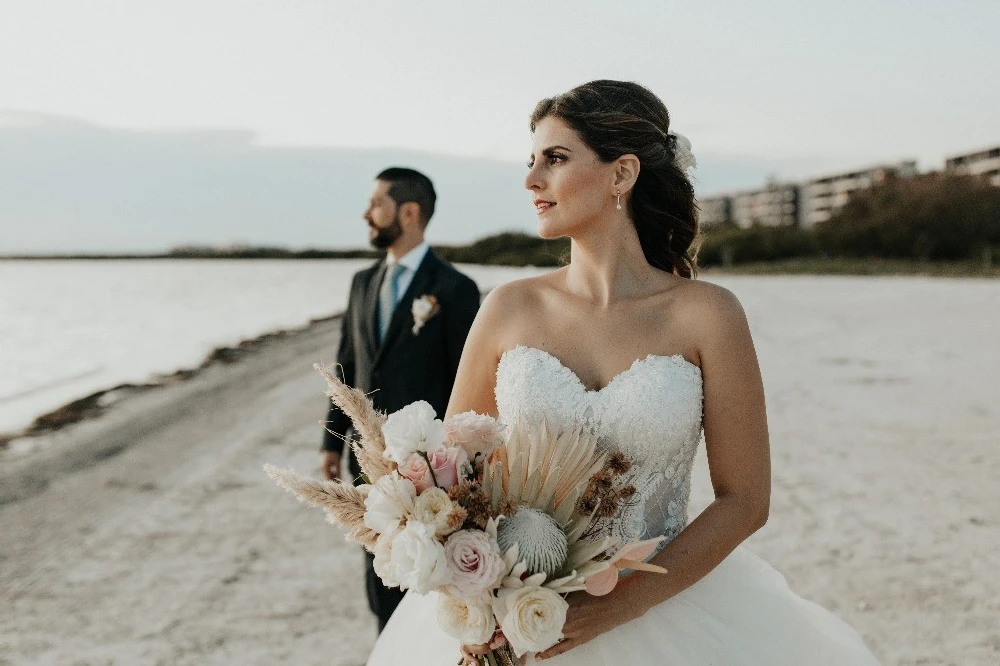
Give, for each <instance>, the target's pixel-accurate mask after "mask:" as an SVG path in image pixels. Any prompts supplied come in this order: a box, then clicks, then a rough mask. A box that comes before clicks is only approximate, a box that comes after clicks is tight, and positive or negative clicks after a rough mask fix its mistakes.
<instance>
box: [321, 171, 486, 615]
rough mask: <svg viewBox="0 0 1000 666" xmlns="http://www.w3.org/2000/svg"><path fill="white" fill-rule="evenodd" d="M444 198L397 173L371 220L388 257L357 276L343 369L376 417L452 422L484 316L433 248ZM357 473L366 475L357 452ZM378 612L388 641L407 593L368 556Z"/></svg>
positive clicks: (382, 180)
mask: <svg viewBox="0 0 1000 666" xmlns="http://www.w3.org/2000/svg"><path fill="white" fill-rule="evenodd" d="M436 199H437V195H436V194H435V193H434V186H433V185H432V184H431V181H430V179H429V178H428V177H427V176H425V175H423V174H422V173H420V172H418V171H414V170H413V169H405V168H400V167H393V168H390V169H386V170H385V171H383V172H382V173H380V174H379V175H378V176H377V177H376V179H375V189H374V191H373V192H372V195H371V199H370V200H369V202H368V208H367V210H366V211H365V215H364V219H365V220H366V221H367V222H368V227H369V229H370V231H369V241H370V242H371V244H372V245H373V246H375V247H376V248H378V249H384V250H385V251H386V256H385V258H384V259H382V260H380V261H379V262H378V263H376V264H375V265H374V266H372V267H371V268H368V269H365V270H363V271H361V272H359V273H357V274H355V275H354V280H353V281H352V283H351V293H350V297H349V299H348V302H347V310H346V311H345V312H344V317H343V323H342V329H341V335H340V347H339V349H338V351H337V363H339V364H340V366H341V367H342V368H343V373H344V381H345V382H346V383H347V384H348V385H350V386H354V387H355V388H359V389H361V390H362V391H364V392H365V393H368V394H369V395H370V397H371V399H372V401H373V402H374V403H375V407H376V409H379V410H382V411H384V412H394V411H396V410H398V409H400V408H402V407H404V406H406V405H408V404H409V403H411V402H415V401H417V400H426V401H427V402H429V403H430V404H431V406H432V407H434V411H436V412H437V414H438V417H440V418H444V411H445V409H446V408H447V406H448V398H449V396H450V395H451V389H452V385H453V384H454V383H455V373H456V372H457V371H458V361H459V358H460V357H461V355H462V347H463V345H464V344H465V338H466V336H467V335H468V333H469V328H470V327H471V326H472V320H473V319H474V318H475V316H476V311H477V310H478V309H479V300H480V296H479V289H478V287H477V286H476V283H475V282H473V281H472V280H471V279H470V278H468V277H467V276H465V275H463V274H462V273H459V272H458V271H457V270H455V269H454V268H452V267H451V266H450V265H449V264H446V263H444V262H443V261H441V259H439V258H438V257H437V255H436V254H434V251H433V250H431V249H430V246H429V245H428V244H427V242H426V241H425V240H424V230H425V229H426V228H427V223H428V222H429V221H430V219H431V216H432V215H433V214H434V202H435V200H436ZM326 420H327V433H326V435H325V437H324V438H323V450H322V462H321V464H322V469H323V475H324V476H325V477H326V478H327V479H337V478H339V475H340V462H341V456H342V455H343V454H344V439H345V438H346V437H347V436H348V430H349V429H350V427H351V422H350V419H348V418H347V416H346V415H345V414H344V413H343V412H341V411H340V410H339V409H338V408H337V407H335V406H331V407H330V410H329V412H328V414H327V419H326ZM346 455H347V456H348V469H349V470H350V474H351V478H352V479H354V480H355V482H357V479H358V477H359V476H360V475H361V468H360V467H359V466H358V462H357V460H356V458H355V457H354V455H353V453H352V452H351V451H350V448H349V447H348V452H347V454H346ZM365 556H366V571H365V577H366V582H367V587H368V605H369V606H370V607H371V609H372V612H373V613H375V615H376V616H378V627H379V631H380V632H381V631H382V629H383V628H384V627H385V624H386V622H388V621H389V616H390V615H392V612H393V611H394V610H395V609H396V606H397V605H399V602H400V600H401V599H402V598H403V592H402V591H400V590H399V589H398V588H386V587H384V586H383V585H382V583H381V581H380V580H379V578H378V576H377V575H376V574H375V570H374V569H373V568H372V562H373V559H374V558H373V556H372V555H371V554H370V553H367V552H366V553H365Z"/></svg>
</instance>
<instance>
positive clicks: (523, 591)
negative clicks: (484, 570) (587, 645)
mask: <svg viewBox="0 0 1000 666" xmlns="http://www.w3.org/2000/svg"><path fill="white" fill-rule="evenodd" d="M568 608H569V604H568V603H566V600H565V599H563V598H562V597H561V596H559V595H558V594H556V593H555V592H553V591H552V590H550V589H547V588H544V587H537V586H529V587H521V588H513V589H512V588H502V589H500V590H499V591H498V592H497V596H496V597H495V598H494V600H493V613H494V614H495V615H496V617H497V620H498V621H499V622H500V628H501V629H502V630H503V634H504V636H506V637H507V641H508V642H509V643H510V645H511V647H512V648H514V653H515V654H516V655H517V656H518V657H520V656H522V655H523V654H525V653H526V652H541V651H542V650H547V649H548V648H550V647H552V646H553V645H555V644H556V643H557V642H558V641H559V639H560V638H562V630H563V625H565V624H566V610H567V609H568Z"/></svg>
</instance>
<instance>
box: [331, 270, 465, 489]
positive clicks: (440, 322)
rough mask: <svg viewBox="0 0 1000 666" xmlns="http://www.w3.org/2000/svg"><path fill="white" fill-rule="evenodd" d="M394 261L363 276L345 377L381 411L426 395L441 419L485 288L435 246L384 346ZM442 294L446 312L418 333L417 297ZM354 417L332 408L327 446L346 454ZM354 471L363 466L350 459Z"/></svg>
mask: <svg viewBox="0 0 1000 666" xmlns="http://www.w3.org/2000/svg"><path fill="white" fill-rule="evenodd" d="M385 271H386V262H385V260H381V261H379V262H378V263H376V264H375V265H374V266H372V267H371V268H367V269H365V270H363V271H360V272H358V273H357V274H355V276H354V279H353V281H352V282H351V294H350V297H349V299H348V302H347V310H346V311H345V312H344V319H343V324H342V329H341V337H340V347H339V350H338V352H337V363H339V364H340V365H341V366H342V367H343V372H344V377H343V379H344V381H345V382H346V383H347V384H348V385H350V386H354V387H355V388H359V389H361V390H362V391H364V392H365V393H368V394H370V395H369V397H370V398H371V399H372V402H373V403H374V404H375V407H376V408H377V409H380V410H383V411H385V412H390V413H391V412H394V411H396V410H398V409H401V408H402V407H405V406H406V405H408V404H410V403H411V402H415V401H417V400H426V401H427V402H429V403H430V404H431V406H433V407H434V411H436V412H437V414H438V418H444V411H445V409H446V408H447V407H448V399H449V397H450V396H451V389H452V386H453V385H454V384H455V374H456V373H457V371H458V361H459V359H460V358H461V356H462V347H463V346H464V345H465V339H466V337H467V336H468V334H469V328H470V327H471V326H472V320H473V319H475V317H476V312H477V311H478V310H479V301H480V295H479V288H478V287H477V286H476V283H475V282H473V281H472V280H471V279H470V278H469V277H468V276H466V275H464V274H462V273H460V272H458V271H457V270H455V269H454V268H453V267H452V266H451V265H449V264H447V263H445V262H443V261H441V259H439V258H438V256H437V255H436V254H435V253H434V251H433V250H430V251H428V252H427V255H426V256H425V257H424V260H423V261H422V262H421V263H420V266H419V267H418V268H417V271H416V273H415V274H414V276H413V281H412V282H411V283H410V286H409V288H408V289H407V290H406V292H405V293H404V294H403V296H402V297H401V298H400V301H399V305H398V306H397V307H396V311H395V312H394V313H393V316H392V320H391V321H390V323H389V330H388V332H387V333H386V337H385V340H384V341H383V343H382V344H381V345H379V343H378V329H377V326H378V294H379V288H380V287H381V285H382V279H383V277H384V276H385ZM424 295H431V296H435V297H436V298H437V299H438V304H439V305H440V310H439V312H438V313H437V314H436V315H435V316H433V317H431V318H430V319H429V320H428V321H427V322H426V323H425V324H424V326H423V328H421V329H420V332H419V333H418V334H416V335H414V333H413V330H412V329H413V323H414V322H413V314H412V312H411V306H412V304H413V301H414V300H415V299H417V298H420V297H421V296H424ZM350 427H351V422H350V419H349V418H347V415H345V414H344V413H343V412H341V411H340V410H339V409H338V408H337V407H335V406H333V405H331V406H330V410H329V412H328V414H327V428H328V429H329V430H330V431H332V433H331V432H327V433H326V435H325V437H324V438H323V450H326V451H338V452H342V451H343V448H344V443H343V440H342V438H343V437H346V436H347V435H348V430H349V429H350ZM349 464H350V469H351V475H352V477H353V478H355V479H356V478H357V477H358V476H359V475H360V472H361V470H360V468H359V467H358V465H357V462H356V461H355V459H354V456H353V455H351V456H350V460H349Z"/></svg>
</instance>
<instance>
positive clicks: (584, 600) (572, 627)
mask: <svg viewBox="0 0 1000 666" xmlns="http://www.w3.org/2000/svg"><path fill="white" fill-rule="evenodd" d="M622 582H624V581H622ZM622 582H619V586H618V587H616V588H615V589H614V591H612V592H611V593H610V594H607V595H605V596H603V597H595V596H593V595H591V594H587V593H586V592H574V593H572V594H570V595H569V596H568V597H566V601H567V602H569V610H567V611H566V624H565V626H564V627H563V639H562V640H561V641H559V642H558V643H556V644H555V645H553V646H552V647H550V648H549V649H548V650H545V651H544V652H539V653H538V654H536V655H535V658H536V659H547V658H549V657H554V656H556V655H557V654H562V653H563V652H567V651H569V650H572V649H573V648H575V647H579V646H581V645H583V644H584V643H589V642H590V641H592V640H593V639H595V638H597V637H598V636H600V635H601V634H603V633H605V632H608V631H611V630H612V629H614V628H615V627H617V626H618V625H621V624H625V623H626V622H629V621H631V620H634V619H635V618H637V617H639V616H640V615H642V612H644V611H642V609H639V608H636V604H635V599H634V598H632V599H628V598H626V595H624V594H622V587H623V585H622ZM626 587H627V586H626Z"/></svg>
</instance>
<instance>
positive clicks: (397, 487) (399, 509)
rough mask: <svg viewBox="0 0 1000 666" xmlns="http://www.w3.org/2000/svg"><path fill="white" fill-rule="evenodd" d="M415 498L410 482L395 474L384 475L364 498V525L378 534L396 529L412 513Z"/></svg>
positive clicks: (414, 489) (415, 492) (415, 493)
mask: <svg viewBox="0 0 1000 666" xmlns="http://www.w3.org/2000/svg"><path fill="white" fill-rule="evenodd" d="M416 498H417V490H416V488H414V487H413V482H412V481H410V480H409V479H404V478H403V477H401V476H399V474H397V473H395V472H393V473H392V474H386V475H385V476H383V477H382V478H380V479H379V480H378V481H376V482H375V485H373V486H372V487H371V490H369V491H368V497H366V498H365V525H367V526H368V527H369V528H370V529H373V530H375V531H376V532H378V533H380V534H382V533H384V532H389V531H391V530H393V529H396V528H398V527H399V526H400V525H401V524H402V523H403V521H405V520H406V518H407V516H409V515H410V514H411V513H412V512H413V503H414V501H415V500H416Z"/></svg>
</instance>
